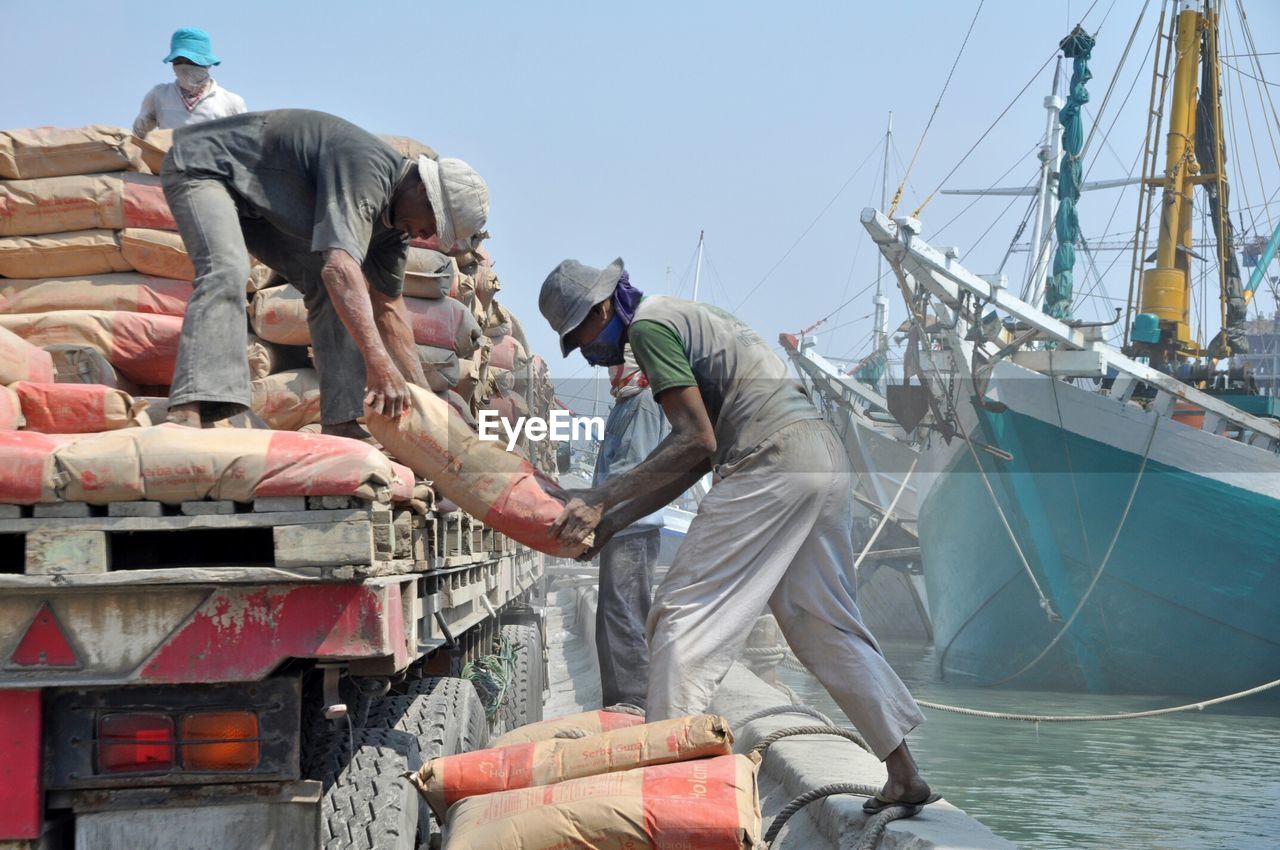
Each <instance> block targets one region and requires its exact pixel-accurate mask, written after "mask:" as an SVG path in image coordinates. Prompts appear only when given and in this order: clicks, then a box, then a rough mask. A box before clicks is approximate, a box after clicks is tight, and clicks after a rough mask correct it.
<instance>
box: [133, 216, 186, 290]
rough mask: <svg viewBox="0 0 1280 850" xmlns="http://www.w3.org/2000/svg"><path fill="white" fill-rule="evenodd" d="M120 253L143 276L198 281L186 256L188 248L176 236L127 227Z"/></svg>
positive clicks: (159, 231) (142, 228) (165, 232)
mask: <svg viewBox="0 0 1280 850" xmlns="http://www.w3.org/2000/svg"><path fill="white" fill-rule="evenodd" d="M120 252H121V253H122V254H123V255H124V259H125V260H126V261H127V262H128V263H129V265H130V266H131V267H132V268H134V269H136V270H137V271H140V272H142V273H143V274H149V275H154V276H156V277H167V278H171V279H173V280H194V279H195V276H196V270H195V267H194V266H192V265H191V258H190V257H188V256H187V246H186V245H184V244H183V242H182V236H181V235H179V234H177V233H173V232H170V231H167V230H153V229H151V228H146V227H126V228H125V229H124V232H123V233H122V234H121V235H120Z"/></svg>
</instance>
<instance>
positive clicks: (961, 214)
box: [933, 142, 1040, 239]
mask: <svg viewBox="0 0 1280 850" xmlns="http://www.w3.org/2000/svg"><path fill="white" fill-rule="evenodd" d="M1038 150H1040V143H1039V142H1037V143H1036V144H1034V145H1032V146H1031V150H1029V151H1027V152H1026V153H1024V154H1023V155H1022V156H1020V157H1018V158H1017V159H1016V160H1015V161H1014V163H1013V165H1011V166H1009V168H1008V169H1007V170H1006V171H1005V172H1004V174H1001V175H1000V176H999V177H997V178H996V179H995V180H993V181H992V183H991V185H990V186H988V187H987V188H986V189H983V190H982V193H980V194H977V195H975V196H974V197H973V200H971V201H970V202H969V203H967V204H965V206H964V209H962V210H960V212H958V213H956V214H955V215H954V216H952V217H951V218H950V219H949V220H948V221H947V223H946V224H944V225H942V227H939V228H938V229H937V230H936V231H934V234H933V238H935V239H936V238H938V237H939V236H941V235H942V234H943V232H944V231H945V230H946V229H947V228H948V227H950V226H951V225H953V224H955V223H956V222H957V221H959V220H960V219H961V218H963V217H964V215H965V213H967V212H969V210H971V209H973V206H974V204H976V203H978V201H981V200H982V199H983V197H985V193H987V192H990V191H991V190H992V189H994V188H996V186H998V185H999V184H1000V183H1003V182H1004V178H1006V177H1008V176H1009V175H1010V174H1012V173H1013V171H1014V169H1016V168H1017V167H1018V166H1019V165H1022V163H1023V161H1025V160H1026V158H1027V157H1028V156H1031V155H1032V154H1034V153H1035V152H1036V151H1038ZM1033 182H1034V181H1033ZM1027 185H1028V186H1030V185H1031V184H1030V183H1028V184H1027Z"/></svg>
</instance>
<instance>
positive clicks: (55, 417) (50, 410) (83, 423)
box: [10, 381, 149, 434]
mask: <svg viewBox="0 0 1280 850" xmlns="http://www.w3.org/2000/svg"><path fill="white" fill-rule="evenodd" d="M10 389H12V390H13V391H14V392H16V393H17V394H18V398H19V400H20V401H21V404H22V415H23V416H24V417H25V418H26V420H27V425H26V427H27V429H28V430H30V431H42V432H44V433H45V434H88V433H97V432H99V431H115V430H117V429H119V428H136V427H138V426H140V425H145V424H149V420H147V419H146V417H145V414H144V413H143V411H145V410H146V409H147V403H146V402H145V401H142V400H140V399H134V398H133V397H132V396H130V395H129V394H128V393H126V392H123V391H121V390H117V389H112V388H111V387H104V386H101V385H98V384H37V383H31V382H29V381H18V382H17V383H16V384H13V385H12V386H11V387H10Z"/></svg>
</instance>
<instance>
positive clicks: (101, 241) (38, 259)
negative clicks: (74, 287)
mask: <svg viewBox="0 0 1280 850" xmlns="http://www.w3.org/2000/svg"><path fill="white" fill-rule="evenodd" d="M132 268H133V266H131V265H129V261H128V260H127V259H125V257H124V254H122V253H121V252H120V234H119V233H118V232H117V231H114V230H105V229H101V228H99V229H98V230H72V231H69V232H67V233H50V234H49V235H47V236H4V237H0V275H3V276H4V277H23V278H33V277H76V276H79V275H90V274H107V273H108V272H127V271H129V270H131V269H132Z"/></svg>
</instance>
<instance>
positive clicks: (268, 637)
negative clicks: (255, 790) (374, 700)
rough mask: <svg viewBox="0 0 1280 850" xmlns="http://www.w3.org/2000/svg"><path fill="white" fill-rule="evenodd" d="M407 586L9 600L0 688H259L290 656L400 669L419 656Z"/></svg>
mask: <svg viewBox="0 0 1280 850" xmlns="http://www.w3.org/2000/svg"><path fill="white" fill-rule="evenodd" d="M414 578H415V577H412V576H397V577H387V578H374V579H365V580H363V581H360V582H346V583H329V582H325V583H320V582H314V583H279V584H269V585H266V586H263V585H261V584H258V585H250V586H240V585H227V584H223V585H205V586H200V585H178V586H173V585H161V586H145V585H133V586H129V587H122V586H115V587H103V588H83V589H81V588H74V589H73V588H70V587H65V586H62V587H59V586H54V585H49V586H47V587H40V586H34V587H26V588H23V589H21V590H17V591H13V590H10V591H8V592H6V593H5V594H4V595H3V596H2V597H0V689H8V688H24V687H25V688H29V687H43V688H48V687H61V686H71V685H77V686H80V685H108V684H144V683H151V684H186V683H203V682H254V681H259V680H261V679H263V678H265V677H266V676H268V675H269V674H270V673H271V672H272V671H273V670H275V669H276V668H277V667H278V666H279V665H280V664H281V663H283V662H285V661H287V660H288V659H290V658H314V659H319V660H330V661H351V660H357V659H373V658H377V659H386V660H388V661H389V662H390V665H389V666H392V667H394V669H396V670H401V669H404V668H405V667H407V666H408V665H409V663H410V661H411V660H412V658H411V653H416V648H417V634H416V632H417V623H416V619H415V618H414V617H413V606H414V604H415V603H416V597H417V588H416V583H415V581H414ZM7 699H8V695H6V700H7Z"/></svg>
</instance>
